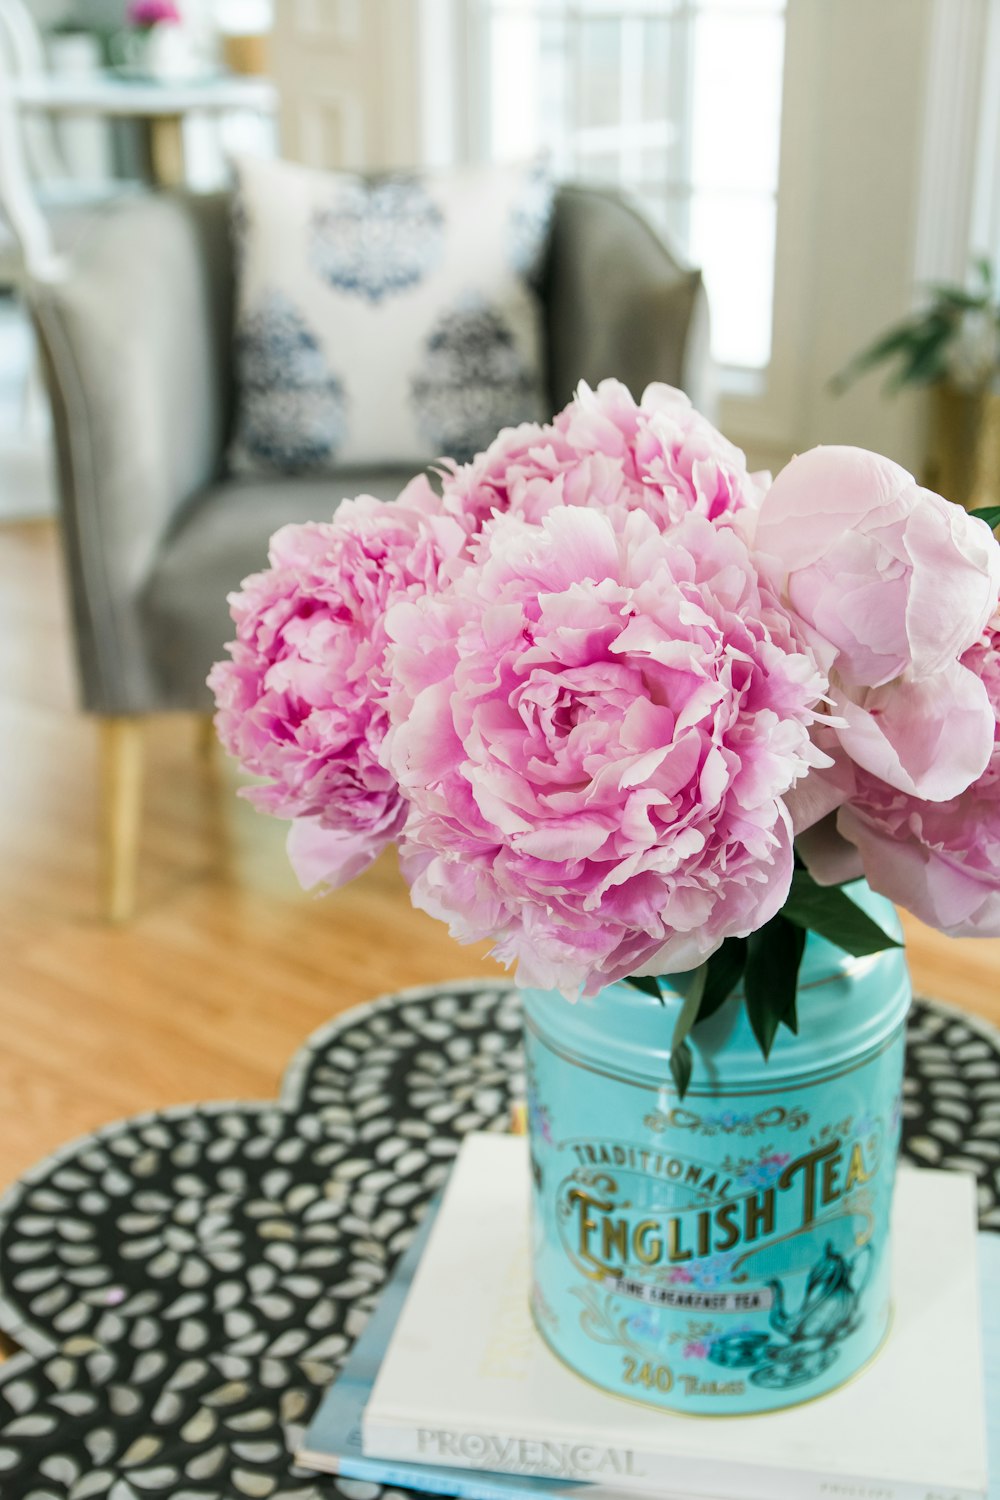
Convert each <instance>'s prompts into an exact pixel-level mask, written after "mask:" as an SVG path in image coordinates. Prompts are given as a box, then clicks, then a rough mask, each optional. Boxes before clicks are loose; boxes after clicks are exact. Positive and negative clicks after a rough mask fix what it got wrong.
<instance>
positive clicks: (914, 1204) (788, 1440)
mask: <svg viewBox="0 0 1000 1500" xmlns="http://www.w3.org/2000/svg"><path fill="white" fill-rule="evenodd" d="M528 1192H529V1168H528V1159H527V1149H526V1143H525V1142H524V1141H523V1140H519V1139H517V1138H515V1137H504V1136H496V1135H480V1136H471V1137H469V1138H468V1139H467V1140H466V1142H465V1143H464V1144H463V1147H462V1150H461V1152H460V1155H459V1158H458V1161H457V1164H456V1167H455V1170H454V1172H453V1174H452V1177H451V1179H450V1181H449V1184H448V1187H447V1190H446V1192H445V1194H444V1198H443V1201H442V1203H441V1207H440V1209H439V1210H438V1211H437V1212H436V1214H434V1215H429V1216H428V1220H425V1222H424V1224H423V1225H422V1226H421V1232H420V1233H419V1235H418V1236H417V1238H416V1239H415V1241H414V1242H413V1244H412V1246H411V1247H410V1250H409V1252H408V1253H407V1255H406V1256H404V1257H403V1260H402V1262H401V1264H400V1266H399V1268H398V1270H397V1272H396V1274H395V1276H394V1278H393V1280H392V1281H391V1282H390V1283H389V1285H388V1286H387V1288H386V1289H385V1291H384V1292H383V1295H382V1298H381V1300H380V1302H379V1305H378V1308H377V1309H376V1311H375V1313H374V1315H373V1317H372V1318H371V1320H370V1322H369V1324H368V1326H367V1328H366V1330H365V1332H364V1334H363V1335H362V1337H361V1338H360V1339H359V1341H358V1343H357V1344H356V1346H355V1348H354V1350H353V1352H352V1354H351V1356H350V1358H349V1359H348V1361H347V1363H346V1364H345V1366H344V1369H343V1371H342V1373H341V1375H340V1376H339V1378H338V1379H337V1381H336V1383H335V1384H334V1386H333V1387H332V1388H331V1390H330V1391H329V1393H328V1394H327V1396H326V1398H325V1400H324V1402H323V1404H322V1405H321V1407H320V1409H319V1411H318V1413H317V1415H316V1417H315V1419H314V1421H313V1423H312V1425H311V1427H310V1428H309V1430H308V1432H307V1434H306V1436H305V1439H304V1445H303V1448H302V1450H301V1452H300V1454H299V1462H300V1463H302V1464H303V1465H305V1466H307V1467H311V1468H315V1469H319V1470H324V1471H326V1472H329V1473H335V1474H339V1475H342V1476H343V1477H345V1478H352V1479H360V1480H367V1481H376V1482H379V1483H383V1484H392V1485H395V1486H402V1487H404V1488H406V1489H411V1490H419V1491H424V1492H427V1493H430V1494H437V1495H454V1496H467V1497H469V1500H522V1497H523V1500H529V1497H531V1500H536V1497H545V1496H548V1497H552V1500H557V1497H561V1496H564V1495H565V1496H567V1497H568V1496H569V1495H570V1493H572V1495H573V1496H574V1497H576V1500H640V1497H641V1496H642V1495H643V1494H645V1495H647V1496H656V1497H657V1500H814V1497H815V1500H828V1497H833V1496H847V1497H857V1500H862V1497H863V1500H1000V1236H996V1235H992V1236H989V1235H980V1236H978V1240H977V1236H976V1232H975V1215H974V1184H973V1182H972V1179H971V1178H967V1177H964V1176H961V1175H959V1174H957V1173H946V1172H915V1171H904V1172H901V1174H900V1177H899V1182H898V1188H897V1192H896V1203H895V1208H894V1235H893V1239H894V1246H895V1252H894V1253H895V1290H894V1295H895V1309H894V1318H893V1326H892V1330H891V1332H890V1335H889V1338H888V1340H887V1342H886V1344H885V1347H884V1348H883V1350H882V1352H881V1353H880V1355H879V1356H878V1358H877V1359H876V1360H874V1361H873V1363H872V1364H871V1365H870V1366H869V1368H868V1369H867V1370H865V1371H862V1372H861V1373H860V1374H859V1375H857V1376H856V1377H855V1378H854V1379H853V1380H851V1381H849V1382H848V1383H847V1384H846V1385H844V1386H842V1387H841V1388H840V1389H839V1390H837V1391H834V1392H833V1393H831V1394H830V1395H827V1396H824V1397H822V1398H821V1399H818V1400H816V1401H813V1402H809V1403H806V1404H804V1405H802V1406H798V1407H795V1408H791V1409H789V1410H787V1411H783V1412H776V1413H770V1414H768V1415H765V1416H758V1417H735V1418H733V1417H731V1418H715V1419H706V1418H698V1417H689V1416H675V1415H673V1414H672V1413H669V1412H664V1411H661V1410H656V1409H653V1408H651V1407H643V1406H641V1405H639V1404H634V1403H632V1402H629V1401H626V1400H624V1399H622V1398H620V1397H617V1396H613V1395H610V1394H607V1393H605V1392H602V1391H599V1390H597V1389H596V1388H595V1387H593V1386H591V1385H589V1384H588V1383H587V1382H585V1381H583V1380H581V1379H580V1378H579V1377H578V1376H576V1375H574V1374H573V1373H572V1372H571V1371H570V1370H568V1369H567V1368H566V1367H565V1366H564V1365H563V1364H561V1363H560V1362H559V1360H558V1359H556V1357H555V1356H554V1355H553V1354H552V1353H551V1352H550V1351H549V1350H548V1348H547V1347H546V1345H545V1344H544V1343H543V1342H542V1339H541V1338H540V1336H539V1335H538V1334H537V1332H536V1331H535V1329H534V1327H533V1325H532V1322H531V1318H530V1313H529V1309H528V1296H529V1280H530V1274H529V1246H528ZM988 1423H989V1430H988ZM990 1471H992V1484H991V1482H990V1479H989V1478H988V1473H989V1472H990Z"/></svg>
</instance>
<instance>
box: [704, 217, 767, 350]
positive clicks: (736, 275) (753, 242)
mask: <svg viewBox="0 0 1000 1500" xmlns="http://www.w3.org/2000/svg"><path fill="white" fill-rule="evenodd" d="M774 222H775V202H774V199H773V198H772V199H760V198H753V197H747V196H744V195H741V194H725V193H702V194H696V195H695V197H694V198H693V200H692V203H691V239H690V254H691V256H692V258H693V260H694V262H695V264H696V265H700V266H701V269H702V272H703V274H704V277H705V285H706V287H707V289H708V299H709V304H710V307H711V311H712V352H713V353H714V354H715V357H716V359H718V360H719V361H720V362H721V363H722V364H724V365H743V366H746V367H747V368H748V369H754V370H759V369H762V368H763V367H764V366H765V365H766V364H767V362H768V360H769V358H770V355H771V317H772V308H773V292H774Z"/></svg>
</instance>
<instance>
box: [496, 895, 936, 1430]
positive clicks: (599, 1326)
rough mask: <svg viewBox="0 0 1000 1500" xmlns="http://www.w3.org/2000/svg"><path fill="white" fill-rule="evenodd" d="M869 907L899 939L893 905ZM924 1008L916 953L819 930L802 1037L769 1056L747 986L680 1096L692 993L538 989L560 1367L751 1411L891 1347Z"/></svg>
mask: <svg viewBox="0 0 1000 1500" xmlns="http://www.w3.org/2000/svg"><path fill="white" fill-rule="evenodd" d="M851 894H852V895H853V896H854V898H855V899H856V900H857V901H859V903H860V904H862V905H863V906H864V907H865V908H866V909H867V910H868V911H869V912H870V913H871V914H872V915H873V916H874V917H875V918H876V920H878V921H879V922H880V923H881V925H882V926H883V927H885V928H886V930H887V931H891V932H893V934H894V935H896V936H898V935H899V927H898V923H897V919H896V916H895V913H894V911H893V909H892V907H891V906H890V905H889V903H888V902H886V901H884V900H883V899H882V898H881V897H877V896H874V895H873V894H872V893H871V892H870V891H869V890H868V889H867V887H866V886H857V887H853V888H851ZM910 998H911V991H910V984H909V979H908V975H907V970H906V964H905V960H904V957H903V952H902V949H900V948H894V949H890V950H888V951H886V952H883V953H878V954H874V955H872V956H870V957H867V958H863V959H857V958H850V957H849V956H848V955H846V954H845V953H843V952H842V951H841V950H840V949H838V948H835V947H833V946H831V945H830V944H828V943H826V942H824V941H822V940H821V939H819V938H817V937H815V935H812V934H810V936H809V938H808V940H807V943H806V951H805V955H804V958H803V963H802V968H801V970H800V976H799V997H798V1019H799V1030H798V1034H797V1035H792V1034H791V1032H789V1031H787V1030H786V1029H785V1028H782V1030H781V1031H780V1032H779V1035H778V1038H777V1039H776V1041H775V1044H774V1047H773V1049H772V1052H771V1057H770V1060H769V1061H768V1062H765V1061H764V1059H763V1058H762V1056H761V1054H760V1051H759V1049H758V1047H757V1043H756V1041H755V1039H754V1036H753V1033H752V1031H751V1029H750V1025H749V1021H748V1019H747V1014H746V1007H745V1006H744V1005H743V1003H742V998H741V997H740V996H739V995H738V994H737V995H735V996H734V997H733V998H731V999H730V1000H729V1001H727V1002H726V1004H725V1005H724V1006H723V1007H722V1008H721V1009H720V1010H718V1011H717V1012H716V1014H715V1015H714V1016H713V1017H711V1018H710V1019H709V1020H707V1021H705V1022H703V1023H702V1024H701V1025H699V1026H698V1027H697V1028H696V1029H695V1032H694V1033H693V1036H692V1038H691V1045H692V1053H693V1056H694V1067H693V1071H692V1077H691V1084H690V1087H689V1089H688V1091H687V1093H686V1095H685V1097H684V1099H683V1100H680V1099H679V1098H678V1096H677V1093H676V1090H675V1089H674V1087H673V1085H672V1083H671V1081H670V1071H669V1058H670V1037H671V1035H672V1031H673V1025H674V1021H675V1019H676V1015H677V1013H678V1010H679V1007H680V1004H681V1001H680V999H679V997H677V996H676V995H673V994H670V993H667V994H666V995H665V1003H664V1004H662V1005H661V1004H660V1003H658V1002H657V1001H656V1000H655V999H653V998H652V997H650V996H647V995H645V994H643V993H642V992H641V991H639V990H637V989H635V988H634V987H632V986H629V985H624V984H620V985H615V986H612V987H611V988H609V989H607V990H604V991H602V993H601V994H599V995H598V996H597V997H596V998H595V999H593V1000H580V1001H577V1002H575V1003H571V1002H569V1001H567V1000H566V999H564V998H563V997H562V996H561V995H559V994H556V993H546V992H540V991H531V990H528V991H525V993H524V1009H525V1047H526V1054H527V1068H528V1090H529V1096H528V1104H529V1109H528V1114H529V1133H530V1139H531V1160H532V1173H533V1179H534V1181H533V1190H532V1216H533V1223H532V1243H533V1251H532V1255H533V1282H532V1311H533V1315H534V1318H535V1322H536V1324H537V1326H538V1329H539V1331H540V1333H541V1334H542V1336H543V1338H544V1339H545V1340H546V1342H547V1343H548V1344H549V1346H550V1347H551V1349H552V1350H553V1351H554V1352H555V1354H557V1355H558V1356H559V1357H560V1358H561V1359H562V1360H563V1361H564V1362H565V1363H566V1364H568V1365H569V1366H570V1367H571V1368H572V1369H573V1370H575V1371H576V1372H577V1373H578V1374H579V1375H581V1376H583V1377H585V1378H586V1379H587V1380H590V1381H591V1382H593V1383H594V1384H596V1385H599V1386H602V1387H604V1388H605V1389H607V1390H609V1391H613V1392H614V1393H615V1394H617V1395H619V1396H626V1397H631V1398H633V1399H637V1400H640V1401H642V1402H644V1403H650V1404H653V1405H658V1406H662V1407H666V1408H669V1409H670V1410H673V1411H681V1412H689V1413H692V1414H699V1415H715V1416H731V1415H737V1414H745V1413H750V1412H764V1411H773V1410H777V1409H780V1408H783V1407H787V1406H790V1405H793V1404H797V1403H798V1402H801V1401H806V1400H809V1399H812V1398H813V1397H816V1396H821V1395H824V1394H825V1393H827V1392H828V1391H830V1390H832V1389H834V1388H835V1387H836V1386H838V1385H840V1384H842V1383H843V1382H844V1381H845V1380H847V1379H849V1378H850V1377H851V1376H852V1375H854V1374H855V1373H857V1371H859V1370H860V1369H861V1368H862V1367H863V1366H864V1365H865V1364H866V1363H867V1362H868V1361H869V1360H870V1359H871V1358H872V1357H873V1356H874V1355H875V1354H876V1353H877V1351H878V1349H879V1347H880V1346H881V1344H882V1342H883V1340H884V1338H885V1336H886V1333H887V1330H888V1327H889V1321H890V1309H891V1298H890V1254H889V1216H890V1208H891V1202H892V1188H893V1178H894V1173H895V1164H896V1157H897V1152H898V1144H899V1128H900V1102H901V1088H902V1073H903V1048H904V1027H905V1020H906V1014H907V1010H908V1008H909V1004H910Z"/></svg>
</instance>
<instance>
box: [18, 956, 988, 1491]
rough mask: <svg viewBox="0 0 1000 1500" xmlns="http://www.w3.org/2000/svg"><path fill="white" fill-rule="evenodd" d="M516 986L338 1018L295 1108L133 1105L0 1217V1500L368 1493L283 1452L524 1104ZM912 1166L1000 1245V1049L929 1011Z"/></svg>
mask: <svg viewBox="0 0 1000 1500" xmlns="http://www.w3.org/2000/svg"><path fill="white" fill-rule="evenodd" d="M522 1094H523V1084H522V1078H521V1054H520V1011H519V1006H518V1001H517V995H516V992H515V991H514V990H513V989H512V988H511V987H510V986H508V985H506V984H484V983H483V982H482V981H470V982H464V983H460V984H454V985H447V986H443V985H439V986H435V987H434V988H430V989H421V990H413V991H408V992H406V993H405V994H402V995H398V996H390V997H388V998H386V999H383V1000H378V1001H375V1002H374V1003H373V1004H371V1005H367V1006H362V1007H360V1008H358V1009H357V1010H353V1011H349V1012H348V1013H347V1014H346V1015H344V1016H341V1017H339V1018H338V1019H337V1020H336V1021H334V1022H332V1023H331V1024H330V1025H328V1026H326V1027H324V1028H323V1030H322V1031H320V1032H318V1033H317V1034H316V1035H315V1036H314V1037H312V1038H311V1040H310V1041H309V1042H308V1043H307V1044H306V1046H305V1047H304V1048H303V1049H302V1051H301V1052H300V1053H299V1054H298V1056H297V1057H296V1058H295V1059H294V1061H293V1062H292V1065H291V1067H290V1069H289V1072H288V1074H287V1076H286V1080H285V1084H284V1087H283V1090H282V1094H281V1098H280V1100H279V1101H278V1102H276V1103H265V1104H246V1103H240V1104H204V1105H188V1106H184V1107H183V1108H179V1109H173V1110H165V1111H161V1112H159V1113H157V1114H149V1115H139V1116H136V1117H134V1118H133V1119H130V1120H126V1121H123V1122H122V1123H120V1124H116V1125H111V1126H108V1127H107V1128H106V1129H104V1130H100V1131H98V1132H96V1133H95V1134H94V1135H92V1136H89V1137H87V1138H86V1139H84V1140H82V1141H77V1142H75V1143H74V1144H73V1145H71V1146H68V1147H66V1148H64V1149H63V1150H62V1151H59V1152H57V1153H56V1155H55V1156H53V1157H50V1158H48V1159H47V1160H46V1161H44V1162H41V1163H40V1164H39V1165H38V1166H37V1167H35V1168H33V1169H32V1170H31V1171H30V1172H28V1173H26V1174H25V1176H24V1177H23V1178H22V1179H21V1181H20V1182H19V1183H18V1184H17V1185H16V1186H15V1187H14V1188H13V1189H12V1190H11V1191H10V1192H9V1193H8V1194H7V1195H6V1197H5V1198H4V1199H3V1201H2V1202H0V1329H2V1330H3V1331H4V1332H5V1333H6V1334H8V1335H9V1336H10V1337H11V1338H12V1339H14V1340H15V1341H16V1342H17V1343H18V1344H19V1345H20V1346H21V1349H22V1351H23V1352H21V1353H18V1354H16V1355H14V1356H13V1357H12V1358H11V1359H9V1360H8V1361H7V1362H6V1364H4V1365H3V1366H0V1494H2V1496H3V1500H92V1497H93V1500H97V1497H100V1500H105V1497H106V1500H247V1497H249V1500H254V1497H259V1500H269V1497H273V1500H321V1497H324V1496H341V1497H345V1500H375V1497H377V1496H393V1495H396V1494H398V1492H397V1491H391V1490H385V1491H383V1490H380V1489H378V1488H377V1487H376V1486H375V1485H371V1484H361V1483H358V1482H356V1481H350V1480H339V1481H337V1480H333V1479H326V1478H320V1477H317V1476H315V1475H311V1474H308V1473H307V1472H305V1471H303V1470H298V1469H296V1468H295V1466H294V1465H293V1464H292V1462H291V1459H290V1457H289V1452H290V1448H291V1446H292V1445H293V1444H294V1441H295V1438H296V1436H297V1434H298V1432H300V1431H301V1428H302V1426H303V1425H304V1424H305V1423H306V1422H307V1421H308V1419H309V1417H310V1416H311V1414H312V1411H313V1409H314V1408H315V1406H316V1404H317V1402H318V1401H319V1399H320V1397H321V1395H322V1393H323V1390H324V1389H325V1387H326V1386H327V1385H328V1384H329V1382H330V1381H331V1380H332V1378H333V1377H334V1375H335V1374H336V1371H337V1369H338V1367H339V1365H340V1363H341V1361H342V1360H343V1358H344V1355H345V1353H346V1351H347V1350H348V1348H349V1347H350V1344H351V1342H352V1340H353V1339H354V1338H355V1337H356V1335H357V1334H358V1333H359V1331H360V1329H361V1328H362V1326H363V1324H364V1322H365V1319H366V1318H367V1316H368V1313H369V1312H370V1310H371V1308H372V1306H373V1304H374V1302H375V1300H376V1299H377V1297H378V1293H379V1290H380V1288H381V1286H382V1284H383V1282H384V1280H385V1278H386V1276H387V1275H388V1274H389V1272H390V1271H391V1269H392V1266H393V1264H394V1263H395V1260H396V1258H397V1256H398V1255H399V1254H400V1252H401V1251H402V1250H403V1249H404V1248H405V1246H406V1244H407V1243H408V1242H409V1239H410V1237H411V1235H412V1233H413V1231H414V1228H415V1226H416V1224H417V1222H418V1221H419V1219H420V1217H421V1214H422V1213H423V1210H424V1208H425V1206H426V1204H427V1202H428V1199H429V1198H430V1197H431V1196H432V1194H433V1193H434V1192H435V1191H436V1190H437V1188H439V1187H440V1185H441V1183H442V1182H443V1180H444V1178H445V1176H446V1175H447V1173H448V1169H449V1166H450V1164H451V1161H452V1158H453V1157H454V1155H455V1152H456V1150H457V1148H458V1144H459V1142H460V1140H461V1138H462V1136H463V1135H464V1134H465V1133H466V1132H467V1131H470V1130H484V1129H485V1130H503V1129H505V1128H506V1126H507V1122H508V1117H509V1107H510V1104H511V1101H512V1100H513V1099H515V1098H519V1097H521V1096H522ZM903 1150H904V1154H905V1155H906V1156H907V1157H909V1158H910V1159H911V1160H912V1161H914V1162H916V1163H917V1164H918V1165H932V1166H941V1167H954V1168H958V1169H961V1170H966V1171H973V1172H975V1174H976V1176H977V1178H978V1181H979V1204H980V1215H981V1223H982V1225H983V1227H985V1228H991V1229H997V1230H1000V1034H998V1033H997V1032H996V1031H994V1030H993V1029H992V1028H990V1027H988V1026H986V1025H985V1024H983V1023H980V1022H977V1021H975V1020H973V1019H971V1018H969V1017H967V1016H963V1015H961V1014H959V1013H958V1012H956V1011H952V1010H949V1009H947V1008H946V1007H943V1006H939V1005H937V1004H934V1003H932V1002H928V1001H918V1002H917V1003H916V1005H915V1007H914V1010H913V1013H912V1018H911V1022H910V1029H909V1040H908V1049H907V1087H906V1099H905V1107H904V1127H903Z"/></svg>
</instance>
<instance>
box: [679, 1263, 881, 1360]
mask: <svg viewBox="0 0 1000 1500" xmlns="http://www.w3.org/2000/svg"><path fill="white" fill-rule="evenodd" d="M872 1263H873V1252H872V1247H871V1245H870V1244H869V1245H866V1246H865V1247H864V1248H863V1249H862V1250H860V1251H859V1252H858V1254H857V1255H856V1256H855V1257H854V1258H853V1260H847V1259H846V1258H845V1257H844V1256H843V1255H840V1254H839V1253H838V1252H837V1251H836V1250H835V1249H834V1248H833V1246H832V1245H831V1244H830V1242H829V1241H827V1243H826V1245H825V1247H824V1250H823V1254H822V1256H821V1258H820V1259H819V1260H818V1261H817V1262H816V1264H815V1265H814V1266H813V1267H812V1269H811V1270H810V1272H809V1276H808V1279H807V1281H806V1288H805V1292H804V1293H803V1297H802V1302H801V1305H800V1307H799V1309H798V1312H794V1313H793V1312H792V1311H790V1310H789V1308H788V1307H787V1305H786V1300H785V1289H784V1286H783V1285H782V1283H781V1282H780V1281H769V1282H768V1283H767V1285H768V1287H769V1288H770V1290H771V1293H772V1297H773V1302H772V1304H771V1313H770V1318H769V1322H770V1324H771V1327H772V1329H773V1330H774V1332H775V1333H776V1334H778V1335H779V1337H780V1338H781V1339H783V1340H786V1341H787V1342H784V1343H779V1342H778V1341H777V1340H775V1339H774V1338H772V1336H771V1335H770V1334H767V1333H752V1332H743V1333H729V1334H723V1335H722V1337H721V1338H717V1339H713V1340H712V1344H711V1348H710V1350H709V1355H708V1357H709V1359H710V1360H711V1361H712V1363H713V1364H717V1365H724V1366H725V1367H726V1368H727V1369H730V1370H737V1369H740V1370H749V1371H750V1376H749V1378H750V1380H751V1381H752V1382H753V1384H754V1385H760V1386H765V1387H767V1388H769V1389H771V1390H784V1389H787V1388H788V1387H789V1386H795V1385H803V1384H804V1383H805V1382H806V1381H807V1380H814V1379H815V1378H816V1376H817V1375H821V1374H822V1373H823V1371H824V1370H826V1369H828V1368H829V1367H830V1365H832V1364H833V1362H834V1360H835V1359H836V1358H837V1355H838V1353H839V1348H838V1345H840V1344H841V1343H842V1342H843V1340H844V1339H846V1338H847V1336H848V1335H849V1334H851V1333H853V1332H854V1330H855V1329H856V1328H857V1327H858V1325H859V1323H860V1301H861V1294H862V1292H863V1291H864V1288H865V1284H866V1282H867V1280H868V1277H869V1275H870V1273H871V1267H872Z"/></svg>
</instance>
